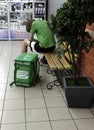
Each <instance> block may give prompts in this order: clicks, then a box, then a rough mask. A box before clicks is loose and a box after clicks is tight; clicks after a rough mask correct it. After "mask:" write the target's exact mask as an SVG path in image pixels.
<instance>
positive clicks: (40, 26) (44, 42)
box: [30, 20, 56, 48]
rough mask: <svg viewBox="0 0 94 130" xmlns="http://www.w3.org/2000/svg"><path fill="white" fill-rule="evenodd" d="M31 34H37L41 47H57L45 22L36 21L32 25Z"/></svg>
mask: <svg viewBox="0 0 94 130" xmlns="http://www.w3.org/2000/svg"><path fill="white" fill-rule="evenodd" d="M30 33H31V34H36V36H37V38H38V41H39V45H40V47H44V48H48V47H52V46H55V44H56V42H55V38H54V36H53V34H52V32H51V29H50V28H49V26H48V23H47V21H45V20H36V21H34V22H33V23H32V26H31V30H30Z"/></svg>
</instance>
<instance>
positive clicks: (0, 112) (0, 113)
mask: <svg viewBox="0 0 94 130" xmlns="http://www.w3.org/2000/svg"><path fill="white" fill-rule="evenodd" d="M1 116H2V111H0V124H1Z"/></svg>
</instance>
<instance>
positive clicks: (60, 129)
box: [51, 120, 80, 130]
mask: <svg viewBox="0 0 94 130" xmlns="http://www.w3.org/2000/svg"><path fill="white" fill-rule="evenodd" d="M51 124H52V128H53V130H77V128H76V126H75V124H74V122H73V121H72V120H59V121H51ZM79 130H80V129H79Z"/></svg>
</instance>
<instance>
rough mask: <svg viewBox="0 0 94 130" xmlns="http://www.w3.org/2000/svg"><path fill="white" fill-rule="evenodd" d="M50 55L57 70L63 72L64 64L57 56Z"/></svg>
mask: <svg viewBox="0 0 94 130" xmlns="http://www.w3.org/2000/svg"><path fill="white" fill-rule="evenodd" d="M49 54H50V57H51V58H52V60H53V62H54V64H55V65H56V67H57V69H58V70H62V69H63V66H62V64H61V63H60V62H59V60H58V58H57V55H55V54H54V53H49Z"/></svg>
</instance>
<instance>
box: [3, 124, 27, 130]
mask: <svg viewBox="0 0 94 130" xmlns="http://www.w3.org/2000/svg"><path fill="white" fill-rule="evenodd" d="M1 130H26V129H25V123H20V124H5V125H1Z"/></svg>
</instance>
